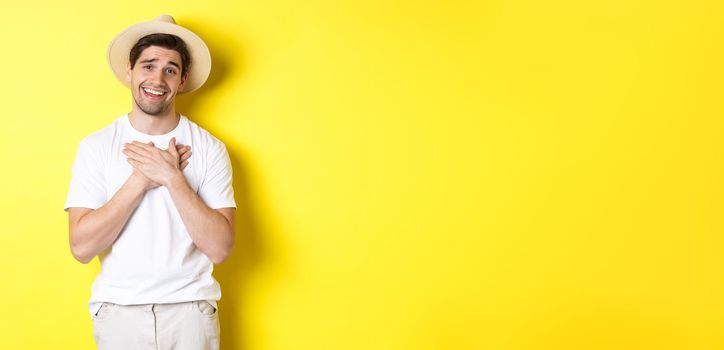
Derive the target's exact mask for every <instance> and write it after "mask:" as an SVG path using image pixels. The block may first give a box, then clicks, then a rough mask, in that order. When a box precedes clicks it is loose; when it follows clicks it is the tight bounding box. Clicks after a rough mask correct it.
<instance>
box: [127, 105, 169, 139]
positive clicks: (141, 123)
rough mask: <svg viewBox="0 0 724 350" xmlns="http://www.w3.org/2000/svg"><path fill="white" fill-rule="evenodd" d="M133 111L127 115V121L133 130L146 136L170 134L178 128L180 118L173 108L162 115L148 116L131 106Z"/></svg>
mask: <svg viewBox="0 0 724 350" xmlns="http://www.w3.org/2000/svg"><path fill="white" fill-rule="evenodd" d="M133 107H134V108H133V110H131V112H130V113H128V121H130V122H131V126H133V128H134V129H136V130H138V131H140V132H142V133H144V134H148V135H163V134H167V133H169V132H171V130H173V129H175V128H176V126H178V123H179V120H180V119H181V116H180V115H179V114H178V113H176V111H175V109H174V108H169V110H168V111H165V112H164V113H162V114H158V115H149V114H146V113H144V112H143V111H142V110H140V108H137V107H136V106H133Z"/></svg>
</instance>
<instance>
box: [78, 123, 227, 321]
mask: <svg viewBox="0 0 724 350" xmlns="http://www.w3.org/2000/svg"><path fill="white" fill-rule="evenodd" d="M172 137H175V138H176V143H177V144H183V145H189V146H191V151H192V155H191V158H189V163H188V165H187V166H186V168H185V169H184V171H183V174H184V175H185V176H186V180H187V181H188V183H189V185H190V186H191V188H193V189H194V191H196V193H197V194H198V195H199V197H200V198H201V199H202V200H203V201H204V203H206V205H207V206H209V207H210V208H212V209H218V208H230V207H236V203H235V202H234V190H233V188H232V178H231V175H232V174H231V164H230V162H229V155H228V153H227V152H226V147H225V145H224V144H223V143H222V142H221V141H219V139H217V138H215V137H214V136H213V135H211V134H210V133H209V132H208V131H206V130H204V129H202V128H201V127H199V126H198V125H197V124H196V123H194V122H192V121H190V120H188V118H186V117H185V116H183V115H182V116H181V118H180V121H179V123H178V125H177V126H176V128H175V129H174V130H172V131H171V132H169V133H167V134H164V135H147V134H144V133H141V132H140V131H138V130H136V129H134V128H133V126H132V125H131V123H130V121H129V120H128V115H124V116H122V117H120V118H118V119H116V120H115V121H114V122H113V123H112V124H111V125H109V126H107V127H105V128H103V129H101V130H99V131H96V132H94V133H92V134H91V135H89V136H88V137H86V138H85V139H83V140H82V141H81V142H80V145H79V147H78V153H77V154H76V157H75V161H74V162H73V176H72V179H71V182H70V190H69V191H68V198H67V200H66V202H65V210H66V211H67V210H68V208H71V207H82V208H90V209H98V208H100V207H101V206H103V205H104V204H105V203H106V202H108V200H110V199H111V197H113V195H114V194H115V193H116V192H117V191H118V190H119V189H120V188H121V186H122V185H123V184H124V183H125V182H126V180H127V179H128V177H129V176H130V175H131V173H132V171H133V168H132V167H131V165H130V164H129V163H128V162H127V161H126V159H127V157H126V156H125V155H124V154H123V153H122V152H121V151H122V150H123V144H124V143H126V142H132V141H140V142H144V143H147V142H149V141H152V142H153V144H154V145H155V146H156V147H159V148H161V149H166V148H168V142H169V140H170V139H171V138H172ZM98 258H99V259H100V262H101V272H100V273H99V274H98V276H97V277H96V279H95V281H94V282H93V287H92V288H91V298H90V300H89V302H88V306H89V309H90V313H91V315H93V314H95V313H96V312H97V311H98V309H99V308H100V305H101V303H102V302H111V303H115V304H121V305H136V304H150V303H159V304H161V303H176V302H186V301H193V300H208V301H209V302H211V303H212V304H214V306H216V302H215V301H216V300H219V299H220V298H221V289H220V287H219V283H218V282H217V281H216V280H215V279H214V277H213V276H212V275H211V273H212V271H213V264H212V263H211V260H209V258H208V257H207V256H206V255H205V254H204V253H202V252H201V250H199V249H198V248H196V246H195V245H194V243H193V241H192V240H191V237H190V236H189V234H188V232H187V231H186V227H185V226H184V224H183V221H181V216H180V214H179V212H178V210H177V209H176V206H175V205H174V203H173V200H171V196H170V194H169V192H168V190H167V189H166V187H163V186H160V187H157V188H154V189H152V190H149V191H147V192H146V193H145V194H144V196H143V199H142V200H141V203H140V204H139V205H138V208H137V209H136V210H135V211H134V212H133V214H132V215H131V217H130V218H129V219H128V223H127V224H126V226H125V227H124V228H123V230H122V231H121V233H120V234H119V236H118V238H117V240H116V241H115V242H114V243H113V245H112V246H110V247H109V248H107V249H106V250H104V251H103V252H101V253H100V254H99V255H98Z"/></svg>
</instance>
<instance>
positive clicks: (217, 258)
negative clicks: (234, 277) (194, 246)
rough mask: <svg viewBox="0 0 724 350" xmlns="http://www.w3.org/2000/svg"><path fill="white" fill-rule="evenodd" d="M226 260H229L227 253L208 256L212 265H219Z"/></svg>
mask: <svg viewBox="0 0 724 350" xmlns="http://www.w3.org/2000/svg"><path fill="white" fill-rule="evenodd" d="M228 258H229V252H219V253H216V254H212V255H209V260H211V262H212V263H213V264H214V265H218V264H221V263H222V262H224V261H226V259H228Z"/></svg>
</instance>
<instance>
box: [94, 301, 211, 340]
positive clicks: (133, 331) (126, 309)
mask: <svg viewBox="0 0 724 350" xmlns="http://www.w3.org/2000/svg"><path fill="white" fill-rule="evenodd" d="M93 337H94V338H95V341H96V345H97V346H98V349H100V350H145V349H153V350H171V349H173V350H218V349H219V315H218V312H216V309H215V308H214V307H213V306H212V305H211V304H209V303H208V302H206V301H190V302H186V303H175V304H144V305H130V306H123V305H117V304H112V303H103V306H101V308H100V310H98V313H96V314H95V315H94V316H93Z"/></svg>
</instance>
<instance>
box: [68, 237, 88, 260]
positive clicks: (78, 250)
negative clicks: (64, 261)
mask: <svg viewBox="0 0 724 350" xmlns="http://www.w3.org/2000/svg"><path fill="white" fill-rule="evenodd" d="M70 253H71V254H73V257H74V258H75V260H78V261H79V262H80V263H82V264H87V263H89V262H91V261H92V260H93V257H94V255H93V254H91V253H90V252H88V249H87V248H85V247H84V246H83V245H82V244H80V242H77V240H74V239H73V233H72V232H71V235H70Z"/></svg>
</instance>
